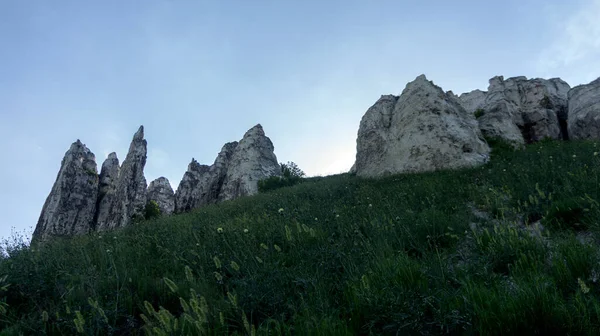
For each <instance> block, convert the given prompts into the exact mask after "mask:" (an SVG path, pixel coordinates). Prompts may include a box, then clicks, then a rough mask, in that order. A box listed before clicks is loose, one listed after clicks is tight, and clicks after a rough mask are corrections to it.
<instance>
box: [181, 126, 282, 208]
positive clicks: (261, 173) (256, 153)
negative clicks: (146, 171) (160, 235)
mask: <svg viewBox="0 0 600 336" xmlns="http://www.w3.org/2000/svg"><path fill="white" fill-rule="evenodd" d="M273 150H274V147H273V143H272V142H271V140H270V139H269V138H268V137H267V136H266V135H265V133H264V130H263V129H262V126H261V125H256V126H254V127H253V128H251V129H250V130H249V131H248V132H246V134H245V135H244V138H243V139H242V140H241V141H240V142H239V143H238V142H235V141H234V142H229V143H226V144H225V145H224V146H223V148H222V149H221V151H220V152H219V155H217V158H216V159H215V162H214V163H213V164H212V165H211V166H206V165H200V164H199V163H198V162H196V161H195V160H194V159H192V162H191V163H190V164H189V166H188V170H187V172H186V173H185V174H184V175H183V178H182V180H181V183H180V184H179V187H178V188H177V192H176V193H175V212H184V211H189V210H191V209H194V208H197V207H200V206H202V205H206V204H212V203H217V202H220V201H224V200H231V199H234V198H237V197H240V196H246V195H253V194H256V193H257V192H258V181H259V180H261V179H264V178H267V177H270V176H275V175H279V174H281V167H280V166H279V163H277V157H275V154H274V153H273Z"/></svg>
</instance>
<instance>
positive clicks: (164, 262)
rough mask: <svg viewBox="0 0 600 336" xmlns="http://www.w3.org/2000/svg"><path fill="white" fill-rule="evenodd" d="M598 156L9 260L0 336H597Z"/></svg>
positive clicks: (585, 151)
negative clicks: (232, 335) (149, 335)
mask: <svg viewBox="0 0 600 336" xmlns="http://www.w3.org/2000/svg"><path fill="white" fill-rule="evenodd" d="M598 151H600V148H598V145H597V143H592V142H543V143H539V144H535V145H532V146H530V147H528V148H527V149H526V150H524V151H517V152H512V151H508V150H501V149H497V150H495V152H494V154H493V157H492V161H491V162H490V163H489V164H488V165H486V166H484V167H481V168H477V169H470V170H462V171H454V172H437V173H427V174H415V175H398V176H391V177H389V178H385V179H381V180H363V179H360V178H357V177H353V176H350V175H338V176H331V177H326V178H314V179H308V180H307V181H306V182H305V183H303V184H300V185H298V186H294V187H290V188H282V189H278V190H275V191H273V192H270V193H266V194H261V195H258V196H255V197H248V198H244V199H239V200H236V201H232V202H226V203H223V204H219V205H214V206H209V207H205V208H201V209H198V210H197V211H194V212H192V213H189V214H183V215H177V216H172V217H166V218H160V219H157V220H152V221H146V222H142V223H140V224H137V225H134V226H132V227H129V228H127V229H124V230H120V231H116V232H107V233H100V234H93V235H90V236H87V237H79V238H74V239H71V240H63V241H61V240H57V241H54V242H52V243H50V244H48V245H46V246H43V247H42V246H40V247H33V248H29V247H26V246H22V245H18V244H17V245H14V246H13V247H12V248H10V249H9V251H8V252H9V253H10V257H5V258H4V259H2V260H0V276H5V278H2V279H4V282H3V283H0V286H3V285H9V286H8V287H4V288H2V289H3V291H1V292H0V297H1V298H2V301H3V302H4V304H2V306H0V308H2V309H0V310H2V311H1V313H2V314H1V315H0V320H1V322H0V323H1V324H0V326H1V327H2V328H4V331H3V333H0V334H1V335H13V334H14V335H16V334H19V333H20V332H21V333H23V334H35V335H42V334H44V333H47V334H53V335H60V334H63V335H73V334H77V333H78V332H80V333H83V334H89V335H105V334H133V335H136V334H144V332H146V333H148V334H152V335H195V334H204V333H205V334H240V335H241V334H254V333H255V334H257V335H263V334H264V335H267V334H270V335H279V334H288V335H289V334H293V335H310V334H314V335H317V334H318V335H351V334H369V333H372V334H390V335H394V334H396V333H399V334H533V333H539V334H557V333H558V334H566V333H571V334H577V335H586V334H589V335H597V334H600V301H599V300H598V299H599V298H600V284H599V283H598V279H599V277H600V264H599V260H600V259H599V248H598V247H599V246H600V245H598V242H599V241H600V240H599V238H600V235H599V233H600V207H599V203H598V202H599V201H600V190H599V189H600V186H599V182H600V181H599V176H600V156H598V155H597V152H598ZM0 280H1V279H0Z"/></svg>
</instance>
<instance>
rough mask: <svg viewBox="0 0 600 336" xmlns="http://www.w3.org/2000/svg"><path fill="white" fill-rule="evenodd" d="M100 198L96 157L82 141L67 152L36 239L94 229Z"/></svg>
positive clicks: (45, 204) (42, 216) (83, 232)
mask: <svg viewBox="0 0 600 336" xmlns="http://www.w3.org/2000/svg"><path fill="white" fill-rule="evenodd" d="M97 197H98V170H97V167H96V159H95V156H94V153H92V152H91V151H90V150H89V149H88V148H87V147H86V146H85V145H84V144H82V143H81V141H79V140H77V141H76V142H74V143H73V144H72V145H71V147H70V148H69V150H68V151H67V152H66V153H65V156H64V158H63V160H62V163H61V166H60V170H59V171H58V175H57V177H56V181H55V182H54V185H53V186H52V190H51V191H50V194H49V195H48V197H47V198H46V202H45V203H44V207H43V208H42V213H41V215H40V218H39V220H38V223H37V225H36V228H35V231H34V233H33V240H34V241H44V240H46V239H47V238H49V237H52V236H72V235H82V234H86V233H88V232H90V231H91V229H92V227H93V222H94V213H95V210H96V200H97Z"/></svg>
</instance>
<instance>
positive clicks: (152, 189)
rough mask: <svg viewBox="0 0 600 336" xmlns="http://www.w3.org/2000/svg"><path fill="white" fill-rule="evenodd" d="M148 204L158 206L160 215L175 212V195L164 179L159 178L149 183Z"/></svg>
mask: <svg viewBox="0 0 600 336" xmlns="http://www.w3.org/2000/svg"><path fill="white" fill-rule="evenodd" d="M147 195H148V202H150V201H154V202H156V204H158V208H159V209H160V213H161V214H163V215H170V214H172V213H173V211H174V210H175V194H174V193H173V188H171V184H170V183H169V180H168V179H167V178H166V177H162V176H161V177H159V178H157V179H156V180H154V181H152V182H150V185H149V186H148V193H147Z"/></svg>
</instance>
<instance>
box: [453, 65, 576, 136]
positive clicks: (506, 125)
mask: <svg viewBox="0 0 600 336" xmlns="http://www.w3.org/2000/svg"><path fill="white" fill-rule="evenodd" d="M489 83H490V85H489V87H488V91H487V93H484V92H481V91H478V90H476V91H472V92H470V93H467V94H462V95H461V99H460V100H461V103H462V104H463V106H464V107H465V109H467V111H469V112H474V111H475V110H476V109H481V110H482V112H483V114H482V115H481V116H479V118H478V122H479V128H480V129H481V131H482V133H483V134H484V135H485V136H486V137H489V138H497V139H502V140H504V141H506V142H508V143H511V144H512V145H513V146H515V147H520V146H522V145H524V144H525V143H531V142H535V141H539V140H542V139H544V138H552V139H566V138H568V134H567V129H566V125H567V124H566V120H567V105H568V103H567V92H568V91H569V88H570V87H569V84H567V83H566V82H564V81H563V80H561V79H559V78H552V79H548V80H547V79H541V78H535V79H529V80H528V79H527V78H526V77H522V76H521V77H513V78H509V79H507V80H504V77H502V76H496V77H493V78H492V79H490V81H489ZM483 99H485V100H484V101H483V103H482V100H483Z"/></svg>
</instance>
